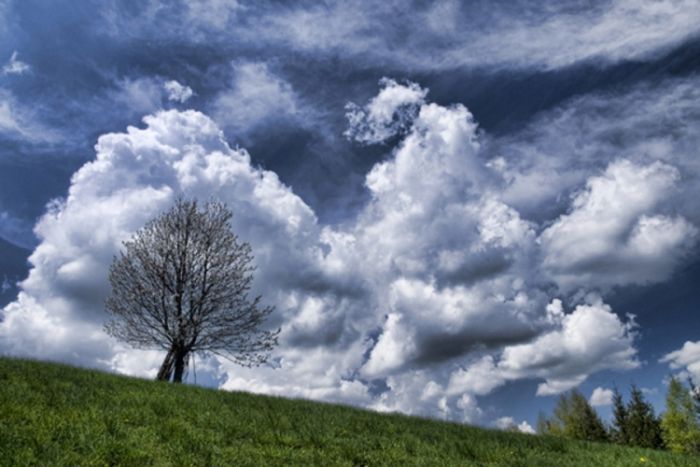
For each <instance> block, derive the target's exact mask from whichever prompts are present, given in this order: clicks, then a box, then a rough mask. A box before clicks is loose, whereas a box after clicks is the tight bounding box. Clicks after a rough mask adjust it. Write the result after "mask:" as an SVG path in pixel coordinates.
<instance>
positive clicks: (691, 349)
mask: <svg viewBox="0 0 700 467" xmlns="http://www.w3.org/2000/svg"><path fill="white" fill-rule="evenodd" d="M660 361H661V362H665V363H668V364H669V365H670V366H671V368H673V369H674V370H680V369H682V370H683V371H685V372H687V374H688V375H690V376H691V377H692V378H693V380H694V381H695V383H696V384H698V382H699V381H700V341H699V342H691V341H687V342H686V343H685V344H683V347H681V348H680V349H678V350H674V351H673V352H669V353H667V354H666V355H664V356H663V357H662V358H661V360H660Z"/></svg>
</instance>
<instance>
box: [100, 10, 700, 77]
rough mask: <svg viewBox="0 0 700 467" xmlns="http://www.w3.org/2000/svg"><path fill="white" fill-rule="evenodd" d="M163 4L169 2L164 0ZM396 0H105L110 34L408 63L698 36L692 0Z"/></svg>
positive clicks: (527, 63)
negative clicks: (273, 3)
mask: <svg viewBox="0 0 700 467" xmlns="http://www.w3.org/2000/svg"><path fill="white" fill-rule="evenodd" d="M168 6H169V7H168ZM401 6H403V5H402V3H400V2H397V1H389V2H387V1H382V2H380V1H377V0H365V1H363V2H361V3H360V4H359V5H357V4H353V5H349V4H347V2H342V1H331V2H326V3H324V4H323V5H307V4H301V5H294V6H284V7H282V8H269V7H267V6H265V5H252V4H246V5H242V4H241V3H239V2H237V1H228V0H209V1H206V2H195V3H191V2H187V3H183V4H181V5H180V8H173V7H172V6H171V5H167V6H166V5H164V4H163V3H162V2H151V3H150V4H149V5H148V8H145V9H143V10H142V11H140V12H139V15H134V14H133V13H132V12H128V11H126V12H125V11H124V9H123V8H120V5H119V4H118V3H117V2H112V3H111V4H109V5H106V6H105V7H104V11H103V12H102V14H103V17H104V18H105V19H107V20H108V21H107V24H106V25H105V27H104V29H105V30H106V31H107V32H109V33H110V34H112V36H113V37H115V38H117V39H118V38H121V37H124V36H127V35H128V36H129V37H131V36H134V35H136V36H137V37H141V38H148V37H152V36H156V37H158V38H160V39H161V40H162V39H163V38H168V39H171V40H172V39H175V38H177V39H181V38H182V36H183V35H186V36H187V37H189V38H191V39H190V40H191V41H193V42H195V43H204V44H210V45H211V44H214V45H215V46H219V47H227V48H229V49H230V48H232V49H234V50H242V51H250V50H251V49H252V50H254V51H256V52H258V53H266V52H267V53H269V51H270V50H275V51H278V50H282V51H287V52H289V53H294V54H296V55H298V56H310V55H313V56H323V57H324V58H336V59H337V58H340V59H342V60H348V61H352V62H353V63H361V64H368V65H375V66H376V65H381V66H389V67H394V68H396V67H401V68H402V69H404V70H445V69H455V68H459V67H471V68H474V67H488V68H515V69H527V68H536V69H544V70H554V69H560V68H564V67H569V66H572V65H576V64H580V63H594V64H596V65H602V66H606V65H610V64H615V63H619V62H625V61H633V60H634V61H640V60H648V59H650V58H654V57H656V56H658V55H660V54H663V53H664V52H667V51H669V50H670V49H672V48H674V47H677V46H679V45H680V44H682V43H684V42H685V41H690V40H694V39H696V38H697V37H698V34H699V32H700V31H699V29H698V26H697V25H698V20H700V14H699V13H696V11H697V8H696V7H697V4H696V2H695V0H660V1H656V2H653V3H649V2H645V1H642V0H596V1H593V2H590V3H587V4H586V5H582V4H580V3H579V2H574V1H563V2H557V4H556V5H551V4H546V5H545V4H541V3H538V2H519V3H515V4H514V3H513V2H502V1H496V2H490V3H489V5H483V4H481V3H479V2H476V3H474V2H468V3H464V2H455V1H454V0H443V1H439V2H431V3H430V4H426V5H413V7H412V8H410V9H402V8H401Z"/></svg>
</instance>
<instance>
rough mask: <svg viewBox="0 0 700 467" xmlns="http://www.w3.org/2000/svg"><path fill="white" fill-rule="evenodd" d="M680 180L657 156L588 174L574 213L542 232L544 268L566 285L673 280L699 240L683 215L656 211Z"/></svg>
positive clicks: (623, 161) (573, 204)
mask: <svg viewBox="0 0 700 467" xmlns="http://www.w3.org/2000/svg"><path fill="white" fill-rule="evenodd" d="M679 178H680V174H679V172H678V170H677V169H675V168H674V167H671V166H669V165H667V164H663V163H660V162H658V161H657V162H655V163H653V164H650V165H647V166H640V165H637V164H634V163H632V162H630V161H628V160H624V159H622V160H618V161H615V162H613V163H611V164H610V165H609V166H608V168H607V169H606V170H605V172H604V173H603V174H602V175H601V176H594V177H591V178H589V179H588V181H587V182H586V188H585V190H584V191H582V192H581V193H579V194H578V195H577V196H576V197H575V198H574V200H573V202H572V208H571V211H570V212H569V213H567V214H565V215H563V216H561V217H560V218H559V219H558V220H557V221H556V222H555V223H554V224H553V225H552V226H550V227H549V228H547V229H546V230H545V231H544V232H542V234H541V236H540V238H539V239H540V242H541V244H542V247H543V250H544V254H545V259H544V267H545V268H546V269H548V270H549V272H550V273H551V274H552V276H553V277H554V278H555V279H556V280H557V282H558V283H559V284H560V285H562V286H563V287H567V286H570V285H572V284H573V285H579V284H582V283H585V284H588V286H593V287H595V286H598V287H605V286H609V285H616V284H620V285H625V284H645V283H651V282H660V281H664V280H666V279H668V277H669V276H670V274H671V273H672V271H673V270H674V269H675V267H676V266H677V264H678V263H679V262H681V261H682V260H683V259H684V258H685V256H686V254H687V253H688V252H689V251H690V248H691V247H692V246H693V245H694V244H695V242H696V237H697V228H695V227H694V226H693V225H692V224H690V223H689V222H688V221H687V220H686V219H685V218H683V217H682V216H670V215H667V214H662V213H659V212H658V206H659V204H661V202H662V201H664V199H666V198H667V193H668V192H670V191H672V190H673V188H674V186H675V185H676V183H677V182H678V181H679Z"/></svg>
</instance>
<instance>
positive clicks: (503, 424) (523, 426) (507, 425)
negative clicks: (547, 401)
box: [494, 417, 535, 435]
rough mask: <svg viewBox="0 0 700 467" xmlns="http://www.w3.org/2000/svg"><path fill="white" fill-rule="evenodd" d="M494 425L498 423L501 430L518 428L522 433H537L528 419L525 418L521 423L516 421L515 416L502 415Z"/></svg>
mask: <svg viewBox="0 0 700 467" xmlns="http://www.w3.org/2000/svg"><path fill="white" fill-rule="evenodd" d="M494 425H496V428H498V429H499V430H508V431H513V430H517V431H519V432H521V433H528V434H531V435H534V434H535V430H534V429H533V428H532V426H530V424H529V423H528V422H527V421H525V420H523V421H522V422H520V423H516V422H515V420H514V419H513V417H501V418H499V419H497V420H496V421H495V422H494Z"/></svg>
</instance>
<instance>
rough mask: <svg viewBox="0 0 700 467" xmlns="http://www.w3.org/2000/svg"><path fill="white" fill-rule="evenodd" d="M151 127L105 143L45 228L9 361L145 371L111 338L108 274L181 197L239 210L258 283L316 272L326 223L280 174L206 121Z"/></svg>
mask: <svg viewBox="0 0 700 467" xmlns="http://www.w3.org/2000/svg"><path fill="white" fill-rule="evenodd" d="M144 122H145V124H146V127H145V128H143V129H139V128H135V127H129V129H128V130H127V132H126V133H121V134H107V135H103V136H101V137H100V139H99V141H98V144H97V146H96V150H97V157H96V159H95V160H94V161H93V162H89V163H87V164H85V165H84V166H83V167H82V168H81V169H80V170H79V171H78V172H76V173H75V174H74V176H73V178H72V184H71V187H70V189H69V192H68V196H67V198H66V199H65V200H64V201H62V202H59V203H57V204H54V206H53V207H52V208H51V209H50V210H49V212H47V213H46V214H45V215H44V216H43V218H42V219H41V220H40V221H39V223H38V224H37V226H36V228H35V232H36V234H37V236H38V238H39V242H40V243H39V245H38V246H37V248H36V249H35V250H34V252H33V253H32V255H31V256H30V259H29V261H30V263H31V264H32V268H31V271H30V274H29V277H28V278H27V279H26V280H25V281H23V282H22V284H21V287H22V292H21V293H20V295H19V297H18V300H17V301H16V302H15V303H12V304H10V305H9V306H8V307H7V308H6V309H5V311H4V315H5V319H4V321H3V323H2V326H1V328H0V335H1V337H2V339H0V340H1V341H2V345H3V348H4V349H5V350H6V351H7V352H8V353H11V354H27V355H32V356H35V357H39V358H57V359H64V360H68V361H78V362H80V363H83V364H91V365H96V364H97V365H102V366H106V367H112V368H117V366H115V365H117V363H115V362H120V363H119V365H120V366H118V368H120V369H123V370H124V371H127V372H134V371H135V370H133V371H132V370H130V369H128V368H126V367H125V366H124V365H125V363H124V362H128V361H137V360H138V359H134V358H130V357H129V358H127V357H123V356H122V355H123V354H124V353H125V352H127V351H126V350H124V349H121V348H119V347H118V346H116V345H115V343H114V342H112V341H110V340H109V339H108V338H106V336H105V335H104V333H103V332H102V331H101V323H102V321H103V319H104V316H103V311H102V309H103V302H104V299H105V297H106V295H107V293H108V292H109V285H108V283H107V269H108V266H109V264H110V262H111V259H112V257H113V255H114V254H115V252H116V251H118V249H119V247H120V243H121V241H123V240H125V239H127V238H129V236H130V235H131V234H132V233H133V232H134V231H135V230H136V229H138V228H139V227H140V226H142V225H143V224H144V223H145V222H146V221H147V220H148V219H150V218H152V217H154V216H155V215H156V214H158V213H159V212H161V211H163V210H164V209H166V208H167V206H168V205H169V204H170V203H171V202H172V200H173V197H174V196H176V195H177V194H179V193H184V194H185V195H187V196H195V197H198V198H201V199H207V198H209V197H210V196H214V197H217V198H219V199H221V200H223V201H225V202H228V203H229V205H230V206H231V208H232V210H233V211H234V212H235V213H236V217H235V220H234V228H235V229H236V231H237V232H238V233H239V235H240V236H241V237H242V238H244V239H246V240H249V241H250V242H251V243H252V244H253V247H254V250H255V252H256V261H257V264H258V265H259V267H260V268H261V270H262V271H264V272H263V273H261V274H260V275H259V280H260V282H258V284H264V283H265V281H268V280H269V281H273V282H274V283H277V284H286V285H287V286H288V287H292V286H293V284H292V285H290V284H291V283H292V282H294V281H293V280H292V281H290V280H289V279H287V278H286V277H287V271H288V270H290V269H289V268H288V267H286V266H284V265H282V264H281V261H280V260H281V259H284V258H288V259H289V260H290V261H292V262H294V268H295V269H296V270H297V272H298V276H297V277H296V279H295V280H298V281H300V282H301V283H303V282H304V281H305V279H306V278H307V276H308V275H309V274H312V273H313V271H312V270H313V265H312V264H311V263H312V262H313V261H314V259H315V255H316V254H320V249H319V250H316V248H317V247H318V244H317V243H315V240H314V239H316V238H317V235H314V233H313V232H314V230H315V229H316V220H315V216H314V214H313V212H312V211H311V210H310V209H309V208H308V207H307V206H306V205H305V204H304V203H303V201H301V199H299V198H298V197H297V196H296V195H294V194H293V193H292V192H291V190H290V189H289V188H287V187H286V186H284V185H283V184H281V183H280V181H279V179H278V178H277V176H276V175H275V174H273V173H271V172H265V171H261V170H258V169H254V168H253V167H252V166H251V165H250V157H249V155H248V154H247V153H246V152H245V151H244V150H232V149H231V148H230V147H229V146H228V145H227V144H226V143H225V142H224V141H223V139H222V134H221V132H220V130H219V129H218V128H217V127H216V125H215V124H214V123H213V122H212V121H211V120H210V119H209V118H207V117H206V116H204V115H202V114H200V113H197V112H193V111H188V112H176V111H169V112H160V113H158V114H156V115H154V116H149V117H146V118H145V119H144ZM309 239H311V240H309ZM308 242H310V243H308ZM319 280H320V281H321V282H322V281H323V278H320V279H317V281H319ZM283 290H284V289H283ZM280 293H283V291H280ZM270 298H271V299H272V300H274V298H275V297H274V296H273V297H270ZM280 311H281V312H282V313H284V312H285V310H280ZM43 334H46V335H47V337H46V338H45V339H42V338H40V336H41V335H43ZM49 336H50V337H49ZM38 341H41V344H40V345H39V344H38Z"/></svg>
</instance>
